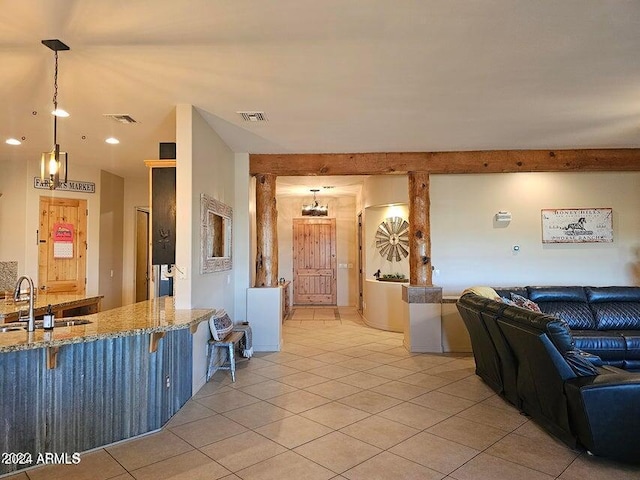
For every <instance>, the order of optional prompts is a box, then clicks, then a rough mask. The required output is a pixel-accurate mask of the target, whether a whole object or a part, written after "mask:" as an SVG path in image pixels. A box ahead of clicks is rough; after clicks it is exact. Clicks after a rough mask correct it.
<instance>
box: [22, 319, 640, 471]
mask: <svg viewBox="0 0 640 480" xmlns="http://www.w3.org/2000/svg"><path fill="white" fill-rule="evenodd" d="M629 441H634V440H633V439H629ZM11 478H16V479H27V478H29V479H31V480H40V479H48V480H52V479H65V480H67V479H91V480H94V479H96V480H101V479H118V480H124V479H131V478H136V479H164V478H172V479H218V478H222V479H226V480H230V479H238V478H240V479H243V480H270V479H273V480H276V479H277V480H289V479H291V480H298V479H303V480H304V479H308V480H316V479H318V480H323V479H344V478H347V479H350V480H375V479H383V480H386V479H393V480H399V479H427V480H429V479H443V478H447V479H456V480H484V479H487V480H488V479H491V480H502V479H504V480H514V479H515V480H538V479H540V480H543V479H554V478H558V479H562V480H607V479H615V480H627V479H640V467H637V466H629V465H622V464H617V463H614V462H609V461H606V460H603V459H599V458H593V457H590V456H588V455H586V454H585V453H580V452H576V451H572V450H570V449H568V448H567V447H565V446H564V445H563V444H561V443H559V442H558V441H556V440H554V439H553V438H551V437H550V436H549V435H547V434H546V433H544V432H543V431H541V430H540V429H539V428H538V427H537V426H536V425H535V424H534V423H533V422H532V421H530V420H529V419H528V418H527V417H525V416H523V415H520V414H519V413H518V411H517V410H516V409H514V408H513V407H511V406H510V405H509V404H507V403H505V402H504V401H503V400H502V399H501V398H499V397H497V396H496V395H494V394H493V392H492V391H491V390H490V389H489V388H488V387H487V386H486V385H484V384H483V383H482V381H480V380H479V378H478V377H477V376H475V374H474V363H473V358H472V357H469V356H464V355H428V354H410V353H408V352H407V351H406V350H405V349H404V348H403V347H402V335H401V334H398V333H391V332H383V331H378V330H374V329H371V328H368V327H366V326H364V324H363V323H362V320H361V318H360V317H359V315H358V313H357V312H356V311H355V309H353V308H339V309H334V308H309V309H301V308H298V309H296V310H295V311H294V313H293V315H292V316H291V318H290V319H289V320H287V321H286V322H285V325H284V346H283V349H282V351H281V352H278V353H258V354H256V355H255V356H254V358H252V359H251V360H249V361H244V362H243V363H241V364H239V365H238V372H237V381H236V382H235V383H231V381H230V378H229V376H228V371H224V372H223V371H219V372H217V373H216V374H215V375H214V377H213V379H212V380H211V381H210V382H209V383H208V384H207V385H205V386H204V387H203V388H202V389H201V390H200V391H199V392H198V393H197V394H196V395H195V396H194V398H192V399H191V400H190V401H189V402H187V404H186V405H185V406H184V407H183V408H182V409H181V410H180V411H179V412H178V413H177V414H176V415H175V416H174V417H173V418H172V419H171V421H170V422H169V424H167V426H166V427H165V428H164V429H163V430H162V431H161V432H158V433H155V434H151V435H148V436H146V437H142V438H139V439H136V440H131V441H128V442H125V443H121V444H118V445H115V446H111V447H108V448H104V449H100V450H97V451H94V452H91V453H87V454H84V455H83V456H82V462H81V463H80V464H79V465H76V466H55V467H41V468H39V469H34V470H29V471H27V472H25V473H21V474H19V475H16V476H14V477H11Z"/></svg>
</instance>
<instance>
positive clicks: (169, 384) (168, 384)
mask: <svg viewBox="0 0 640 480" xmlns="http://www.w3.org/2000/svg"><path fill="white" fill-rule="evenodd" d="M169 387H171V379H170V378H169V377H168V376H167V388H169Z"/></svg>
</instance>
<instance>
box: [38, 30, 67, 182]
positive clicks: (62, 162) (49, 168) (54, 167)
mask: <svg viewBox="0 0 640 480" xmlns="http://www.w3.org/2000/svg"><path fill="white" fill-rule="evenodd" d="M42 44H43V45H45V46H47V47H48V48H50V49H51V50H53V51H54V52H55V70H54V76H53V112H52V113H53V149H52V150H51V151H49V152H43V153H42V158H41V160H40V180H42V182H43V183H44V182H48V183H49V188H50V189H51V190H54V189H56V188H58V187H59V186H60V184H61V183H67V167H68V158H69V157H68V155H67V153H66V152H62V151H60V145H59V144H58V117H59V116H60V115H59V114H58V113H56V112H59V111H60V109H58V52H59V51H61V50H69V47H68V46H67V45H65V44H64V43H62V42H61V41H60V40H57V39H55V40H42ZM65 113H66V112H65Z"/></svg>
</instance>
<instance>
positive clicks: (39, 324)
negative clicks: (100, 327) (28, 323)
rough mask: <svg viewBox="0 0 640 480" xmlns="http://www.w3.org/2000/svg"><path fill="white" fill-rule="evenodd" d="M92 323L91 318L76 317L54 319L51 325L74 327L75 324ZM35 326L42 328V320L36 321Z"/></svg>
mask: <svg viewBox="0 0 640 480" xmlns="http://www.w3.org/2000/svg"><path fill="white" fill-rule="evenodd" d="M89 323H93V322H92V321H91V320H85V319H84V318H77V319H75V320H71V319H70V320H55V321H54V322H53V326H54V328H55V327H75V326H76V325H88V324H89ZM36 328H42V322H41V321H38V322H37V323H36Z"/></svg>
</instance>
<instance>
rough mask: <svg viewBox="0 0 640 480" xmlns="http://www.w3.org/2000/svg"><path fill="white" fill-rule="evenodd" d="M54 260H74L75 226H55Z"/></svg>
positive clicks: (65, 224) (53, 235) (68, 224)
mask: <svg viewBox="0 0 640 480" xmlns="http://www.w3.org/2000/svg"><path fill="white" fill-rule="evenodd" d="M51 237H52V238H53V258H73V224H71V223H55V224H54V225H53V233H52V235H51Z"/></svg>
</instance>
